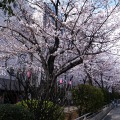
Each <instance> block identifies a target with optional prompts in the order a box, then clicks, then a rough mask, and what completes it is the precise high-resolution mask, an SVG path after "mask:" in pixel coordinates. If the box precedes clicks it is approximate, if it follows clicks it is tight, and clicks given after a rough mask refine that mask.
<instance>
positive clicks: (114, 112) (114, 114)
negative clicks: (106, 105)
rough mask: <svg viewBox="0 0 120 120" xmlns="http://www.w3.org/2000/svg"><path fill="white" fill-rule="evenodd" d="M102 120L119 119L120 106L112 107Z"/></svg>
mask: <svg viewBox="0 0 120 120" xmlns="http://www.w3.org/2000/svg"><path fill="white" fill-rule="evenodd" d="M103 120H120V106H118V107H116V108H114V109H112V110H111V111H110V112H109V113H108V114H107V116H106V117H105V118H104V119H103Z"/></svg>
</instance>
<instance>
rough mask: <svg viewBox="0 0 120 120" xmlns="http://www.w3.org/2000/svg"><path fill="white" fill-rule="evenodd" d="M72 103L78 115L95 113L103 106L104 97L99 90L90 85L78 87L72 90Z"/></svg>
mask: <svg viewBox="0 0 120 120" xmlns="http://www.w3.org/2000/svg"><path fill="white" fill-rule="evenodd" d="M72 93H73V102H74V104H75V105H76V106H77V107H78V112H79V115H82V114H85V113H88V112H95V111H97V110H98V109H100V108H101V107H102V106H103V103H104V96H103V93H102V91H101V89H99V88H96V87H94V86H90V85H83V84H81V85H79V86H78V87H77V88H75V89H74V90H73V92H72Z"/></svg>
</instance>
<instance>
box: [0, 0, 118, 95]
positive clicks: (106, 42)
mask: <svg viewBox="0 0 120 120" xmlns="http://www.w3.org/2000/svg"><path fill="white" fill-rule="evenodd" d="M111 2H112V3H111ZM16 3H17V7H16V8H15V9H13V13H14V16H13V17H9V18H6V17H5V20H4V22H2V24H0V29H1V31H0V34H1V36H0V40H1V43H2V44H3V45H2V46H0V51H1V54H2V55H5V56H4V57H6V55H8V56H9V57H10V56H15V55H18V54H19V53H22V52H23V53H26V54H29V55H31V56H32V58H33V59H32V61H31V62H32V64H33V65H35V64H36V62H37V64H36V66H40V67H41V70H43V71H44V74H45V78H46V82H47V83H48V84H47V87H46V91H49V93H51V92H52V91H53V90H54V89H55V86H56V81H57V78H58V77H59V76H60V75H62V74H63V73H65V72H67V71H69V70H71V69H72V68H74V67H75V66H77V65H80V64H83V62H84V61H85V60H89V58H91V57H92V56H95V55H97V54H100V53H102V52H106V51H107V50H109V49H110V48H111V46H112V45H113V44H114V43H115V41H116V40H117V37H116V36H112V39H110V37H111V36H110V35H111V34H112V33H113V32H114V31H115V30H116V29H117V27H118V25H119V23H118V22H116V23H111V24H109V22H111V19H112V20H113V19H114V18H112V17H111V16H112V15H113V14H114V13H115V12H116V11H117V7H119V2H116V1H113V0H112V1H110V0H108V1H104V0H96V1H93V0H82V1H80V2H79V1H77V0H74V1H72V0H68V1H66V2H65V1H62V0H50V1H48V3H44V2H43V1H42V0H36V1H35V0H34V1H33V0H28V1H25V0H20V1H16ZM108 28H109V29H108ZM3 46H4V47H3ZM3 53H5V54H3ZM2 58H3V56H2ZM50 88H52V89H50Z"/></svg>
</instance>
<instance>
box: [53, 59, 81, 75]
mask: <svg viewBox="0 0 120 120" xmlns="http://www.w3.org/2000/svg"><path fill="white" fill-rule="evenodd" d="M82 63H83V59H82V58H81V57H78V58H76V59H75V60H73V61H70V62H68V63H66V65H64V66H62V67H61V68H60V69H59V70H58V72H57V73H56V75H55V76H56V77H57V76H59V75H61V74H62V73H65V72H66V71H68V70H70V69H71V68H73V67H75V66H77V65H79V64H82Z"/></svg>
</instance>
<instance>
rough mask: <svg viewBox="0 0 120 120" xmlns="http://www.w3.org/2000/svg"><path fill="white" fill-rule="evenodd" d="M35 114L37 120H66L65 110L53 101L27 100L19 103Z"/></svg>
mask: <svg viewBox="0 0 120 120" xmlns="http://www.w3.org/2000/svg"><path fill="white" fill-rule="evenodd" d="M17 105H19V106H24V107H25V108H27V109H29V110H30V111H31V112H33V113H34V116H35V117H36V119H37V120H64V110H63V108H62V107H60V106H59V105H57V104H54V103H53V102H51V101H38V100H26V101H21V102H19V103H17Z"/></svg>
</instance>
